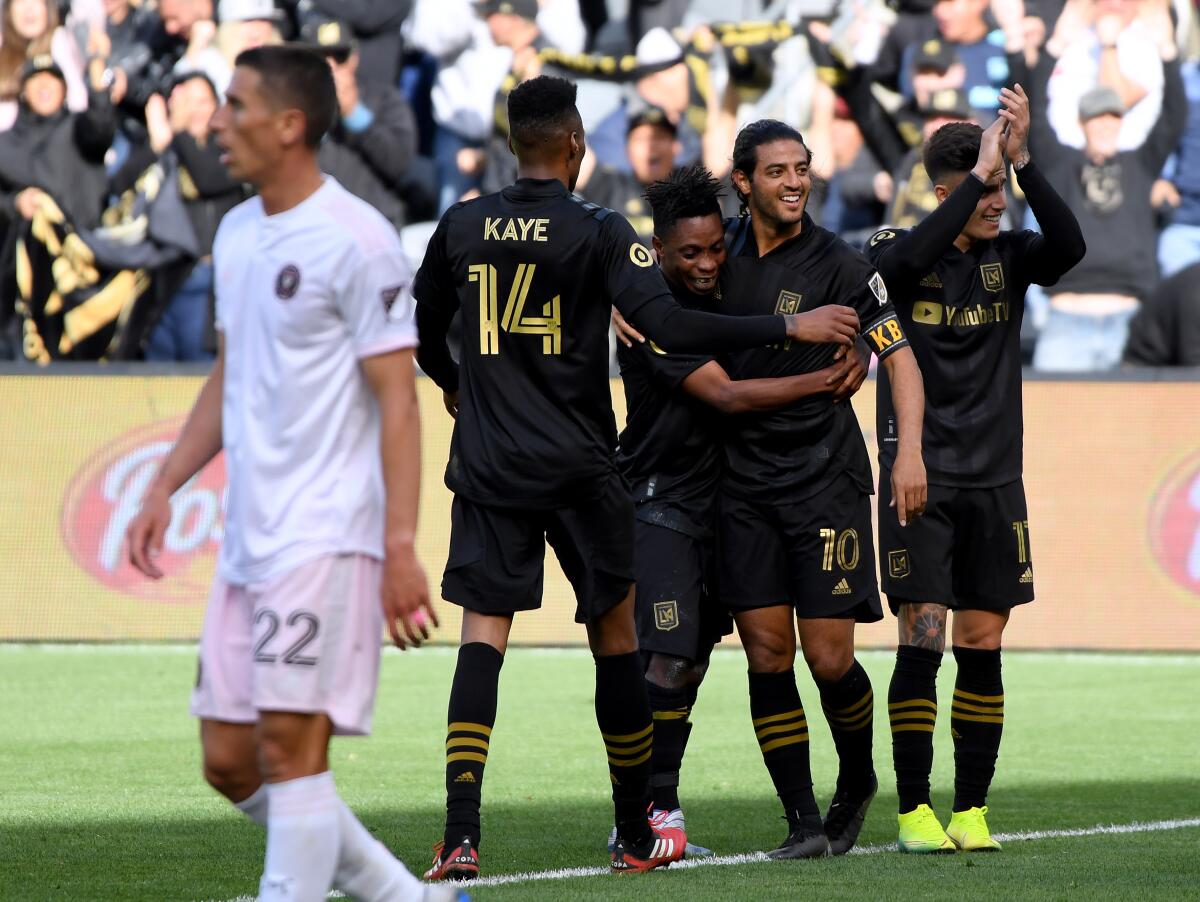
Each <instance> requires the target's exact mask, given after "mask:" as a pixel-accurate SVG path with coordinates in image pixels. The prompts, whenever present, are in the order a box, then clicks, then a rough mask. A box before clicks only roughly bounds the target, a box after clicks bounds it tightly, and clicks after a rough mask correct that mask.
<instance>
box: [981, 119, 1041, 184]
mask: <svg viewBox="0 0 1200 902" xmlns="http://www.w3.org/2000/svg"><path fill="white" fill-rule="evenodd" d="M1001 112H1003V110H1002V111H1001ZM1007 127H1008V120H1007V119H1005V118H1004V117H1003V116H1000V118H998V119H997V120H996V121H995V122H993V123H992V124H991V125H989V126H988V127H987V128H985V129H984V130H983V138H982V139H981V140H980V142H979V158H978V159H977V160H976V161H975V168H974V169H972V170H971V171H972V172H973V173H974V174H975V176H976V177H977V178H978V179H979V180H980V181H981V182H984V183H987V182H988V181H990V180H991V179H992V178H994V177H995V176H996V174H997V173H998V172H999V171H1000V167H1001V166H1003V165H1004V142H1005V134H1004V130H1005V129H1006V128H1007ZM1026 133H1027V134H1028V129H1027V130H1026Z"/></svg>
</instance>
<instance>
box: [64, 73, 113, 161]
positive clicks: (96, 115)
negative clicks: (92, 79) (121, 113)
mask: <svg viewBox="0 0 1200 902" xmlns="http://www.w3.org/2000/svg"><path fill="white" fill-rule="evenodd" d="M73 131H74V134H75V146H76V147H77V148H79V152H80V153H81V154H83V156H84V158H85V159H88V160H91V161H93V162H100V161H102V160H103V159H104V155H105V154H106V153H108V149H109V148H110V147H112V142H113V136H114V135H115V134H116V132H117V116H116V113H115V112H114V111H113V105H112V99H111V98H110V97H109V96H108V92H107V91H92V90H89V91H88V106H87V109H86V110H83V111H82V112H79V113H75V124H74V127H73Z"/></svg>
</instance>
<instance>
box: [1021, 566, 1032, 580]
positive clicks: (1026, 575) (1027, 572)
mask: <svg viewBox="0 0 1200 902" xmlns="http://www.w3.org/2000/svg"><path fill="white" fill-rule="evenodd" d="M1019 582H1022V583H1031V582H1033V568H1032V567H1026V568H1025V572H1024V573H1022V574H1021V579H1020V580H1019Z"/></svg>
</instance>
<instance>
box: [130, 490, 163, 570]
mask: <svg viewBox="0 0 1200 902" xmlns="http://www.w3.org/2000/svg"><path fill="white" fill-rule="evenodd" d="M170 524H171V499H170V497H169V496H167V495H165V494H163V493H162V492H157V491H155V490H153V489H151V490H150V491H149V492H147V493H146V496H145V497H144V498H143V499H142V509H141V510H140V511H138V515H137V516H136V517H134V518H133V521H132V522H131V523H130V524H129V528H128V529H127V530H125V538H126V539H127V540H128V542H129V563H131V564H133V566H134V567H135V568H136V569H137V570H139V571H140V572H142V573H144V574H146V576H148V577H150V578H151V579H162V575H163V573H162V570H160V569H159V567H158V564H157V563H156V561H157V560H158V556H159V555H160V554H162V547H163V536H165V535H166V533H167V527H168V526H169V525H170Z"/></svg>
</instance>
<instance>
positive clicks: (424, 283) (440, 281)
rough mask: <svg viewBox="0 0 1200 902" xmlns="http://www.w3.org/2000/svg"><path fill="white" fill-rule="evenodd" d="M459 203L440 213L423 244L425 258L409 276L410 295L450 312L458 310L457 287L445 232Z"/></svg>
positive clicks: (420, 301)
mask: <svg viewBox="0 0 1200 902" xmlns="http://www.w3.org/2000/svg"><path fill="white" fill-rule="evenodd" d="M460 206H461V204H455V205H454V206H453V207H451V208H450V209H449V210H447V211H446V212H445V214H444V215H443V216H442V221H441V222H439V223H438V227H437V228H436V229H435V230H434V232H433V237H431V238H430V239H429V244H428V245H427V246H426V247H425V259H424V260H422V261H421V267H420V269H418V270H417V274H416V276H415V277H414V278H413V289H412V292H413V299H414V300H416V302H417V304H418V305H420V306H425V307H433V308H435V309H437V310H441V311H443V312H444V313H446V315H447V317H450V316H453V315H454V312H455V311H456V310H458V291H457V290H456V288H455V285H454V271H453V270H452V269H451V264H450V258H449V254H448V253H447V245H446V233H447V232H448V231H449V228H450V227H449V222H450V217H451V215H452V214H453V213H454V212H456V211H457V210H458V208H459V207H460ZM447 321H448V320H447Z"/></svg>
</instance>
